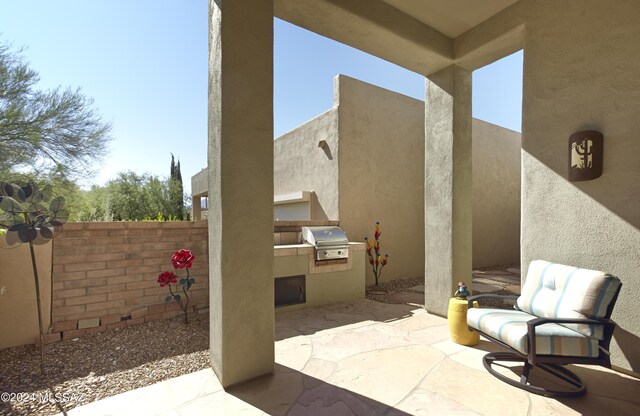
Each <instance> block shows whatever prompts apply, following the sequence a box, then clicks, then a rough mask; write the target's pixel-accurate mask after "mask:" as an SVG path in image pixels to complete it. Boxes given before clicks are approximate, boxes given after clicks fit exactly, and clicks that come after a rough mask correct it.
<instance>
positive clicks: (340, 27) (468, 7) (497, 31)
mask: <svg viewBox="0 0 640 416" xmlns="http://www.w3.org/2000/svg"><path fill="white" fill-rule="evenodd" d="M515 3H517V0H483V1H476V0H369V1H366V2H365V1H353V0H275V1H274V5H275V8H274V13H275V16H276V17H278V18H281V19H283V20H286V21H288V22H290V23H293V24H295V25H297V26H300V27H303V28H305V29H308V30H311V31H313V32H315V33H318V34H320V35H322V36H326V37H328V38H331V39H334V40H336V41H338V42H341V43H344V44H346V45H349V46H352V47H354V48H357V49H360V50H362V51H364V52H367V53H370V54H372V55H375V56H378V57H379V58H382V59H385V60H387V61H390V62H393V63H396V64H398V65H401V66H403V67H405V68H407V69H409V70H411V71H414V72H417V73H419V74H422V75H425V76H429V75H431V74H433V73H435V72H437V71H439V70H441V69H443V68H445V67H447V66H448V65H450V64H452V63H457V64H460V65H462V66H465V67H466V68H467V69H470V70H473V69H476V68H478V67H479V66H482V65H485V64H487V63H489V62H490V61H491V60H493V59H497V58H499V57H501V56H496V53H489V54H486V50H485V51H483V54H484V55H487V56H488V57H489V58H486V57H485V58H484V59H480V60H478V59H469V58H468V56H470V55H471V56H472V55H474V54H478V49H479V48H482V47H483V46H484V45H486V44H487V43H492V42H495V41H498V42H497V44H498V48H499V49H500V52H499V53H498V54H497V55H502V56H504V55H507V54H509V53H511V52H515V51H516V50H518V49H519V48H521V45H520V44H519V42H518V36H513V32H514V29H515V28H514V27H496V28H493V30H492V31H491V32H492V33H491V34H489V35H488V36H487V34H483V36H481V39H467V38H470V36H466V34H468V33H469V32H470V31H472V29H473V28H475V27H476V26H478V25H480V24H482V22H484V21H486V20H487V19H489V18H491V17H493V16H495V15H496V14H498V13H500V12H502V11H503V10H505V9H506V8H508V7H509V6H512V5H513V4H515ZM318 16H323V18H322V19H318V18H317V17H318ZM505 36H506V40H505V39H504V38H505Z"/></svg>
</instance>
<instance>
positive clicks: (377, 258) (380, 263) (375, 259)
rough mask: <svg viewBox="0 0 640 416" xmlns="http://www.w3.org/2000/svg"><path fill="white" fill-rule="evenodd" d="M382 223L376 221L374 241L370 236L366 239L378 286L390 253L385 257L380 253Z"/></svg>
mask: <svg viewBox="0 0 640 416" xmlns="http://www.w3.org/2000/svg"><path fill="white" fill-rule="evenodd" d="M381 235H382V233H381V232H380V223H379V222H376V228H375V231H374V233H373V242H371V240H369V238H367V237H365V238H364V241H365V242H366V243H367V256H368V257H369V264H371V268H372V269H373V276H374V277H375V278H376V286H378V283H379V281H380V276H381V275H382V269H383V268H384V266H386V265H387V263H388V262H389V255H388V254H385V255H384V257H382V255H381V254H380V236H381Z"/></svg>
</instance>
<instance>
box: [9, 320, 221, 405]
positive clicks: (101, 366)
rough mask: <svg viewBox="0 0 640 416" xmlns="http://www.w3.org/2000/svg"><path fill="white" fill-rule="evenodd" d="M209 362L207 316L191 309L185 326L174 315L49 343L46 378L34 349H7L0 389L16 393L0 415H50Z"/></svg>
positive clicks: (170, 376) (167, 377) (193, 368)
mask: <svg viewBox="0 0 640 416" xmlns="http://www.w3.org/2000/svg"><path fill="white" fill-rule="evenodd" d="M209 366H210V363H209V316H208V314H204V315H201V314H196V313H192V314H191V315H190V317H189V324H187V325H185V324H184V322H183V320H182V317H178V318H175V319H173V320H164V321H154V322H148V323H145V324H142V325H137V326H132V327H128V328H123V329H114V330H110V331H106V332H102V333H98V334H93V335H87V336H84V337H82V338H76V339H75V340H66V341H62V342H58V343H55V344H50V345H47V346H45V375H44V377H42V376H40V350H39V349H38V348H36V347H35V346H34V345H23V346H20V347H13V348H7V349H5V350H2V351H0V393H10V394H11V393H16V394H15V395H12V396H10V399H11V400H6V399H7V397H3V399H2V400H0V415H54V414H56V413H59V412H62V411H63V410H70V409H72V408H74V407H76V406H81V405H83V404H87V403H90V402H93V401H96V400H100V399H103V398H105V397H108V396H113V395H116V394H119V393H123V392H125V391H128V390H133V389H136V388H139V387H144V386H148V385H151V384H153V383H157V382H159V381H162V380H166V379H169V378H172V377H177V376H180V375H183V374H188V373H192V372H194V371H198V370H201V369H204V368H207V367H209ZM25 394H29V396H26V395H25ZM56 395H57V396H56ZM4 396H6V394H5V395H4ZM48 398H50V399H51V400H49V401H48V400H47V399H48ZM56 399H57V400H56ZM55 401H58V402H59V403H57V404H56V403H55Z"/></svg>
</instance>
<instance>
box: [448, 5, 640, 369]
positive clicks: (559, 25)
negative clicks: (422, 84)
mask: <svg viewBox="0 0 640 416" xmlns="http://www.w3.org/2000/svg"><path fill="white" fill-rule="evenodd" d="M638 16H640V2H638V1H635V0H619V1H616V2H615V7H614V6H613V5H612V2H608V1H599V0H564V1H562V2H551V1H539V0H521V1H520V2H518V3H516V4H515V5H514V6H512V7H510V8H508V9H506V10H504V11H503V12H502V13H500V14H498V15H496V16H495V17H494V18H491V19H489V20H487V21H486V22H484V23H482V24H481V25H479V26H477V27H476V28H474V29H472V30H471V31H469V32H467V33H466V34H465V35H464V36H461V37H460V38H459V39H456V45H455V46H456V49H457V50H458V51H471V50H472V49H473V45H476V44H481V43H482V42H485V41H487V40H490V39H491V38H494V37H495V35H496V34H499V33H513V29H514V28H516V27H518V26H521V25H524V28H525V29H524V31H523V32H522V33H523V34H522V36H524V39H522V44H523V45H525V48H524V66H523V71H524V74H523V103H522V107H523V115H522V128H523V136H522V228H521V234H522V237H521V245H522V256H521V259H522V267H523V269H525V268H526V267H527V266H528V264H529V263H530V262H531V260H533V259H546V260H550V261H555V262H560V263H565V264H571V265H575V266H579V267H585V268H593V269H597V270H605V271H607V272H609V273H612V274H614V275H616V276H618V277H619V278H620V279H621V281H622V283H623V288H622V292H621V294H620V297H619V299H618V303H617V305H616V308H615V310H614V313H613V319H614V320H615V321H616V322H617V323H618V325H619V327H618V328H617V329H616V332H615V334H614V339H615V341H616V342H615V343H614V345H613V346H612V353H613V354H612V361H613V364H614V365H616V366H619V367H622V368H626V369H630V370H633V371H636V372H640V348H638V345H640V321H639V320H638V319H637V308H638V305H639V304H640V273H639V272H638V271H639V270H640V181H639V180H638V178H640V165H638V161H637V160H638V155H640V137H639V136H638V131H640V118H639V117H638V114H640V77H639V76H638V68H640V54H639V53H638V50H639V48H640V25H639V24H638ZM470 54H472V52H470ZM587 129H594V130H599V131H601V132H602V133H603V134H604V167H603V173H602V176H601V177H599V178H597V179H595V180H592V181H586V182H569V181H568V179H567V177H568V175H567V159H568V154H567V152H568V138H569V136H570V135H571V134H572V133H573V132H576V131H580V130H587Z"/></svg>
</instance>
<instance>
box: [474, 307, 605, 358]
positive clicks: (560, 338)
mask: <svg viewBox="0 0 640 416" xmlns="http://www.w3.org/2000/svg"><path fill="white" fill-rule="evenodd" d="M535 318H536V317H535V316H533V315H530V314H528V313H526V312H521V311H515V310H514V311H511V310H505V309H485V308H471V309H469V310H468V311H467V325H469V326H470V327H472V328H475V329H477V330H479V331H482V332H484V333H485V334H487V335H489V336H490V337H492V338H495V339H497V340H500V341H502V342H503V343H505V344H507V345H509V346H511V347H512V348H514V349H516V350H518V351H520V352H521V353H523V354H527V353H528V352H529V351H528V345H527V321H530V320H531V319H535ZM536 354H544V355H564V356H572V357H597V356H598V354H599V351H598V340H596V339H594V338H589V337H586V336H584V335H583V334H581V333H579V332H576V331H573V330H571V329H569V328H566V327H564V326H562V325H558V324H544V325H540V326H538V327H536Z"/></svg>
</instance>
